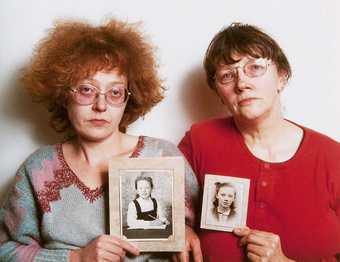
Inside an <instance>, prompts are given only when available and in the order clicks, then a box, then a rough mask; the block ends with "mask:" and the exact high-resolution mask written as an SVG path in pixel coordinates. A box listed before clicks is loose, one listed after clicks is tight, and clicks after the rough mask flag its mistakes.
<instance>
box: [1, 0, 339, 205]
mask: <svg viewBox="0 0 340 262" xmlns="http://www.w3.org/2000/svg"><path fill="white" fill-rule="evenodd" d="M337 2H339V1H336V0H328V1H325V0H305V1H296V0H272V1H270V0H267V1H264V0H263V1H252V0H249V1H245V0H234V1H230V0H224V1H217V0H216V1H207V0H206V1H199V0H186V1H183V0H171V1H170V0H167V1H156V0H144V1H137V0H135V1H133V0H97V1H90V0H87V1H86V0H72V1H69V0H58V1H46V0H30V1H22V0H2V1H1V3H0V39H1V40H0V155H1V160H0V199H1V198H2V196H3V194H4V193H5V192H6V191H7V190H8V186H9V184H10V183H11V182H12V179H13V176H14V174H15V171H16V169H17V168H18V166H19V165H20V163H21V162H22V161H23V160H24V159H25V158H26V157H27V156H28V155H29V154H30V153H31V152H32V151H34V150H35V149H36V148H38V147H39V146H40V145H42V144H46V143H54V142H56V141H58V137H57V136H56V135H55V134H54V132H53V131H52V130H51V129H50V128H49V127H48V123H47V121H48V118H47V114H46V113H45V112H44V111H43V109H42V108H41V107H40V106H37V105H34V104H33V103H32V102H31V101H30V98H29V97H28V96H27V95H26V94H25V93H24V92H22V91H21V89H20V88H19V87H18V84H17V77H18V72H19V70H20V68H21V67H22V66H23V65H24V64H25V63H26V62H27V61H28V59H29V57H30V55H31V53H32V50H33V47H34V44H35V43H36V42H37V41H38V40H39V39H40V38H41V37H42V36H44V34H45V32H46V30H47V29H48V28H50V27H51V26H52V23H53V21H54V20H55V19H57V18H67V17H79V18H86V19H88V20H89V21H91V22H94V23H100V22H101V21H103V19H104V18H105V17H110V16H115V17H117V18H120V19H123V20H128V21H130V22H137V21H143V23H144V26H143V29H144V30H145V32H146V33H147V34H148V36H149V37H150V39H151V40H152V42H153V43H154V44H155V45H156V46H158V51H157V57H158V58H159V63H160V74H161V76H162V77H163V78H164V80H165V85H166V86H167V87H168V91H167V92H166V99H165V100H164V101H163V102H162V103H161V104H159V105H158V106H157V107H156V108H155V109H154V110H153V111H152V112H151V113H150V114H149V115H148V116H147V117H146V118H145V119H144V120H140V121H138V122H136V123H135V124H134V125H133V126H132V127H131V128H130V133H133V134H144V135H150V136H156V137H162V138H166V139H168V140H170V141H172V142H174V143H178V142H179V140H180V138H181V137H182V136H183V134H184V132H185V130H187V129H188V128H189V126H190V124H191V123H192V122H195V121H198V120H201V119H204V118H208V117H213V116H216V115H221V112H222V110H223V108H222V107H221V106H220V105H219V100H218V99H216V98H215V97H214V95H213V94H212V92H211V91H210V90H208V88H207V86H206V83H205V76H204V74H203V71H202V59H203V55H204V52H205V50H206V48H207V46H208V44H209V42H210V40H211V38H212V37H213V35H214V34H215V33H216V32H217V31H219V30H220V29H221V28H222V27H223V26H225V25H228V24H230V23H231V22H233V21H241V22H247V23H252V24H256V25H258V26H260V27H262V28H263V29H265V31H267V32H268V33H269V34H271V35H272V36H273V37H274V38H275V39H276V40H277V41H278V42H279V43H280V44H281V46H282V47H283V49H284V50H285V52H286V54H287V56H288V59H289V60H290V62H291V65H292V68H293V78H292V80H291V81H290V84H289V86H288V87H287V88H286V90H285V93H284V97H283V101H284V102H283V103H284V108H285V115H286V116H287V117H288V118H289V119H291V120H293V121H297V122H299V123H301V124H303V125H305V126H307V127H310V128H313V129H316V130H318V131H321V132H323V133H325V134H327V135H329V136H331V137H333V138H334V139H336V140H338V141H340V121H339V116H340V105H339V101H340V92H339V88H338V86H339V84H340V81H339V80H338V79H336V76H337V75H339V73H340V70H339V60H340V53H339V48H338V47H337V44H339V43H340V34H339V30H337V29H338V28H337V26H336V24H338V25H339V24H340V21H339V20H338V21H336V13H338V14H339V11H340V8H339V7H340V5H339V4H337ZM336 5H337V6H336ZM339 161H340V160H339Z"/></svg>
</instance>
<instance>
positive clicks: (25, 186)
mask: <svg viewBox="0 0 340 262" xmlns="http://www.w3.org/2000/svg"><path fill="white" fill-rule="evenodd" d="M156 69H157V65H156V63H155V60H154V56H153V50H152V47H151V45H150V44H149V43H148V42H147V41H145V40H144V38H143V36H142V34H141V33H140V32H139V31H138V30H137V27H136V26H135V25H131V24H127V23H123V22H119V21H117V20H114V19H112V20H110V21H109V22H108V23H107V24H105V25H102V26H91V25H89V24H88V23H85V22H79V21H64V22H59V23H56V25H55V26H54V28H53V29H52V30H50V31H49V33H48V35H47V37H46V38H44V39H43V40H42V41H41V42H40V43H39V45H38V47H37V49H36V50H35V53H34V55H33V58H32V60H31V62H30V64H29V65H28V66H27V67H26V68H25V70H24V72H23V76H22V79H23V83H24V86H25V87H26V88H27V89H28V90H29V92H30V93H31V94H32V96H33V98H34V99H35V100H37V101H39V102H42V103H44V104H45V105H46V106H47V108H48V110H49V111H50V113H51V124H52V127H53V128H54V129H55V130H56V131H57V132H64V133H65V134H66V136H67V138H68V139H67V140H66V141H64V142H62V143H59V144H56V145H49V146H45V147H43V148H41V149H39V150H37V151H36V152H34V153H33V154H32V155H31V156H30V157H29V158H28V159H27V160H26V161H25V162H24V163H23V164H22V166H21V167H20V168H19V170H18V172H17V175H16V182H15V185H14V187H13V189H12V190H11V191H10V194H9V196H8V198H7V200H6V201H5V204H4V206H3V208H2V209H1V212H0V244H1V245H0V260H1V261H122V260H124V261H130V260H133V261H135V260H136V261H146V260H148V259H152V258H154V259H157V261H163V259H164V261H167V259H168V254H160V253H154V254H143V255H141V256H139V250H138V249H137V248H136V247H135V246H133V245H132V244H130V243H129V242H127V241H125V240H123V239H120V238H119V237H117V236H110V235H108V231H107V228H108V221H107V217H108V216H107V213H106V212H107V211H108V209H107V208H106V207H107V199H108V198H107V197H106V196H107V193H108V192H107V186H106V185H107V177H108V176H107V173H108V167H107V165H108V159H110V158H112V157H155V156H173V155H180V153H179V151H178V150H177V149H176V147H175V146H174V145H172V144H171V143H169V142H167V141H164V140H161V139H157V138H152V137H146V136H138V137H137V136H132V135H128V134H126V133H125V131H126V129H127V127H128V125H129V124H131V123H132V122H134V121H135V120H136V119H138V118H139V117H140V116H143V115H145V114H146V113H147V112H149V111H150V109H151V108H152V107H153V106H155V105H156V104H157V103H158V102H160V101H161V100H162V98H163V88H162V86H161V81H160V79H159V78H158V76H157V73H156ZM185 177H186V206H187V208H186V211H187V212H186V217H187V219H186V220H187V221H188V223H189V224H190V223H191V224H193V221H192V220H193V213H194V212H193V210H192V207H193V206H194V205H195V204H194V202H195V198H196V196H197V192H198V186H197V181H196V179H195V176H194V175H193V173H192V171H191V169H190V167H189V166H188V165H187V166H186V176H185ZM186 231H187V239H188V241H189V245H187V246H190V245H191V244H190V243H194V247H196V249H195V252H196V253H197V254H198V256H197V257H198V258H199V257H200V254H199V252H200V250H199V245H198V240H197V237H196V236H195V235H194V233H193V232H192V230H191V229H190V228H189V227H187V229H186ZM197 247H198V249H197ZM126 254H130V255H131V256H126ZM136 256H138V257H136ZM181 256H182V257H183V256H186V254H185V253H183V254H181V255H179V256H178V255H177V257H179V258H180V257H181Z"/></svg>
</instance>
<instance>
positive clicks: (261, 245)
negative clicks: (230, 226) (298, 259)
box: [233, 227, 292, 262]
mask: <svg viewBox="0 0 340 262" xmlns="http://www.w3.org/2000/svg"><path fill="white" fill-rule="evenodd" d="M233 233H234V234H235V235H236V236H239V237H241V239H240V246H246V250H247V257H248V258H249V259H250V261H253V262H257V261H260V262H288V261H292V260H290V259H289V258H287V257H286V256H285V255H284V254H283V252H282V249H281V241H280V237H279V236H278V235H275V234H273V233H270V232H265V231H260V230H254V229H250V228H248V227H244V228H235V229H234V230H233Z"/></svg>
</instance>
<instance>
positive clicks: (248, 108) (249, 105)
mask: <svg viewBox="0 0 340 262" xmlns="http://www.w3.org/2000/svg"><path fill="white" fill-rule="evenodd" d="M233 58H234V59H235V60H236V61H238V62H237V63H235V64H233V65H223V64H221V65H220V66H219V67H218V68H217V71H216V78H217V79H222V78H223V77H224V76H227V74H226V72H230V71H228V70H230V69H234V72H235V79H234V80H233V81H232V82H230V83H228V84H221V83H220V82H219V81H216V87H217V92H218V94H219V96H220V97H221V99H222V101H223V103H224V104H225V105H226V106H227V108H228V110H229V111H230V113H231V114H232V116H233V117H235V118H239V119H246V120H255V119H259V118H261V117H263V116H266V115H267V114H270V113H271V112H273V110H276V109H278V110H280V99H279V93H280V91H281V90H282V89H283V87H284V85H285V83H286V80H285V79H286V78H285V76H284V75H279V73H278V70H277V67H276V65H275V63H274V62H272V61H270V60H267V59H263V58H260V59H256V58H252V57H249V56H239V55H235V56H234V57H233ZM261 59H262V60H261ZM251 61H253V63H254V66H255V67H253V68H255V70H256V63H257V61H258V63H260V62H262V64H263V63H264V64H265V65H266V67H267V70H266V71H265V73H264V74H263V75H261V76H257V77H250V76H247V75H246V74H245V73H244V70H243V68H244V65H246V64H249V62H251ZM236 68H237V69H236ZM236 72H237V73H236Z"/></svg>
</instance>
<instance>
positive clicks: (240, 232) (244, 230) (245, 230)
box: [233, 227, 251, 237]
mask: <svg viewBox="0 0 340 262" xmlns="http://www.w3.org/2000/svg"><path fill="white" fill-rule="evenodd" d="M250 232H251V230H250V228H249V227H236V228H234V230H233V233H234V234H235V235H236V236H239V237H244V236H247V235H249V234H250Z"/></svg>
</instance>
